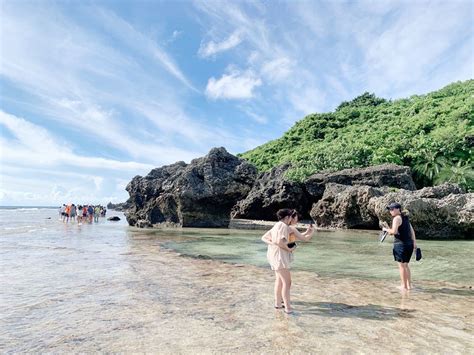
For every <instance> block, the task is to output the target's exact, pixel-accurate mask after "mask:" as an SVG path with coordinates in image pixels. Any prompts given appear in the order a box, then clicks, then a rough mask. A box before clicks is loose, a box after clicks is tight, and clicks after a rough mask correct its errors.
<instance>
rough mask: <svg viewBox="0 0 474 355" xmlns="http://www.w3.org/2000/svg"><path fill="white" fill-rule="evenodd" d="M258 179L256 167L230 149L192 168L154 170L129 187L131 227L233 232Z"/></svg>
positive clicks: (182, 165)
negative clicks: (239, 208)
mask: <svg viewBox="0 0 474 355" xmlns="http://www.w3.org/2000/svg"><path fill="white" fill-rule="evenodd" d="M256 176H257V171H256V168H255V167H254V166H253V165H251V164H249V163H247V162H246V161H244V160H242V159H239V158H237V157H235V156H233V155H231V154H229V153H228V152H227V151H226V150H225V149H224V148H214V149H212V150H211V151H210V152H209V154H207V155H206V156H205V157H202V158H198V159H194V160H192V161H191V163H190V164H185V163H184V162H178V163H175V164H172V165H167V166H163V167H161V168H157V169H153V170H152V171H150V173H149V174H148V175H147V176H145V177H141V176H136V177H134V178H133V179H132V181H131V182H130V183H129V184H128V185H127V191H128V193H129V194H130V198H129V202H130V204H131V207H130V208H129V209H128V211H127V213H126V217H127V221H128V223H129V224H130V225H132V226H138V227H150V226H153V225H156V224H160V223H164V224H171V225H173V224H174V225H179V226H183V227H227V226H228V224H229V220H230V210H231V208H232V206H234V204H235V202H236V201H238V200H240V199H242V198H243V197H245V196H246V195H247V194H248V192H249V191H250V189H251V187H252V185H253V184H254V182H255V178H256Z"/></svg>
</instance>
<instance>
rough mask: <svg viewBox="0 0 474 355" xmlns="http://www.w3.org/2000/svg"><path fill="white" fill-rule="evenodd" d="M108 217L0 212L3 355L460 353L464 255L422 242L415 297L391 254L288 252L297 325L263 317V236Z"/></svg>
mask: <svg viewBox="0 0 474 355" xmlns="http://www.w3.org/2000/svg"><path fill="white" fill-rule="evenodd" d="M110 215H118V216H120V217H121V218H122V220H121V221H119V222H109V221H106V220H105V219H101V220H100V222H99V223H97V224H83V225H78V224H77V223H76V224H72V223H69V224H65V223H62V222H61V221H60V220H59V216H58V213H57V211H56V210H55V209H47V208H38V209H28V208H26V209H0V277H1V280H2V288H1V291H0V296H1V297H0V309H1V311H0V312H1V313H0V351H1V352H2V353H9V352H96V351H107V352H145V351H147V352H159V353H171V352H173V353H176V352H178V353H179V352H193V353H195V352H197V353H209V352H218V353H222V352H226V353H229V352H230V353H249V352H250V353H255V352H257V353H270V352H272V353H273V352H276V353H288V352H297V353H301V352H304V353H307V352H311V353H314V352H316V353H317V352H322V353H327V352H329V351H331V352H334V353H353V352H356V353H360V352H362V353H367V352H369V353H374V352H377V353H380V352H383V353H400V352H402V353H405V352H416V353H427V352H429V353H446V352H447V351H449V352H450V353H468V352H469V351H470V349H472V344H473V342H474V336H473V334H474V325H473V317H474V314H473V307H472V301H473V295H474V293H473V291H472V289H471V288H470V287H472V286H473V274H474V273H473V267H472V256H473V251H474V250H473V248H474V244H473V243H472V242H469V241H449V242H443V241H420V242H419V245H420V246H421V248H422V249H423V254H424V259H423V260H422V262H413V263H411V265H412V272H413V276H414V280H415V286H416V287H415V290H413V291H411V292H410V293H409V294H401V293H400V292H399V291H398V290H397V289H396V288H395V286H396V285H397V283H398V274H397V269H396V265H394V262H393V261H392V256H391V244H390V241H389V240H386V241H385V242H384V243H383V244H380V243H378V241H377V233H373V232H362V231H341V232H339V231H338V232H317V233H316V234H315V236H314V239H313V240H312V241H311V242H309V243H301V244H300V245H299V247H298V249H297V251H296V252H295V263H294V268H293V270H292V277H293V286H292V297H293V304H294V307H295V310H296V311H295V314H294V315H292V316H285V315H284V314H283V313H282V312H281V311H275V310H274V309H273V306H272V304H273V300H272V298H273V296H272V287H273V274H272V272H271V271H270V270H269V268H268V266H267V264H266V260H265V254H266V248H265V245H264V244H263V243H262V242H261V241H260V236H261V234H262V232H259V231H240V230H238V231H236V230H223V229H221V230H215V229H214V230H208V229H173V230H138V229H133V228H129V227H128V226H127V224H126V221H125V219H124V218H123V214H121V213H115V212H110V211H109V216H110ZM186 256H189V257H186ZM407 329H409V330H410V332H411V338H410V341H407V342H403V343H402V342H400V339H401V337H405V336H406V333H407Z"/></svg>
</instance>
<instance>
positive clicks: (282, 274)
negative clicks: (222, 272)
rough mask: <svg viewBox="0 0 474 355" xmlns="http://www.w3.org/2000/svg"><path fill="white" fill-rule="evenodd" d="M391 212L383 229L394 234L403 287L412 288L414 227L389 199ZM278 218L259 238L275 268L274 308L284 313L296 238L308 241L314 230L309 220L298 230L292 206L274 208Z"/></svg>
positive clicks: (297, 216) (394, 247)
mask: <svg viewBox="0 0 474 355" xmlns="http://www.w3.org/2000/svg"><path fill="white" fill-rule="evenodd" d="M387 210H389V212H390V215H391V216H392V218H393V220H392V226H391V227H388V226H387V227H383V228H382V230H383V231H384V232H387V233H390V234H392V235H393V236H394V237H395V238H394V244H393V257H394V260H395V261H397V262H398V265H399V270H400V280H401V286H400V288H401V289H402V290H409V289H411V288H412V283H411V272H410V268H409V267H408V263H409V262H410V259H411V255H412V254H413V251H414V250H416V237H415V231H414V230H413V227H412V225H411V224H410V221H409V219H408V216H407V215H406V214H405V213H404V212H402V206H401V205H400V204H399V203H396V202H394V203H391V204H389V205H388V206H387ZM277 217H278V222H277V223H276V224H275V225H274V226H273V227H272V229H270V230H269V231H267V232H266V233H265V234H264V235H263V236H262V241H263V242H265V243H266V244H267V245H268V249H267V260H268V262H269V264H270V267H271V269H272V270H273V271H275V287H274V297H275V308H276V309H283V310H284V311H285V313H292V308H291V302H290V287H291V274H290V264H291V262H292V260H293V252H294V250H295V248H296V243H295V241H296V240H299V241H309V240H310V239H311V238H312V236H313V233H314V227H313V225H312V224H310V225H309V227H308V228H307V229H306V231H305V232H303V233H301V232H300V231H298V229H297V228H296V224H297V223H298V219H299V215H298V212H297V211H296V210H294V209H288V208H285V209H281V210H279V211H278V212H277Z"/></svg>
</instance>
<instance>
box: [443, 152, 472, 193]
mask: <svg viewBox="0 0 474 355" xmlns="http://www.w3.org/2000/svg"><path fill="white" fill-rule="evenodd" d="M436 182H437V183H442V182H452V183H456V184H459V185H461V186H464V187H466V188H467V189H468V190H469V191H472V190H474V166H473V164H472V162H471V161H470V160H467V161H463V160H459V161H458V162H457V163H456V164H453V165H449V166H445V167H444V168H443V169H442V170H441V172H440V174H439V175H438V176H437V177H436Z"/></svg>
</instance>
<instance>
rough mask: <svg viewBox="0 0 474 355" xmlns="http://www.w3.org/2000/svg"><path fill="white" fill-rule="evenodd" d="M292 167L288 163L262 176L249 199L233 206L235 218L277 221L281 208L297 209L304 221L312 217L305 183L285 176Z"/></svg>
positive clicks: (251, 191)
mask: <svg viewBox="0 0 474 355" xmlns="http://www.w3.org/2000/svg"><path fill="white" fill-rule="evenodd" d="M289 168H290V164H284V165H281V166H278V167H275V168H273V169H272V170H271V171H269V172H266V173H262V174H260V175H259V177H258V178H257V180H256V181H255V184H254V185H253V187H252V189H251V190H250V192H249V194H248V195H247V197H246V198H244V199H243V200H241V201H239V202H237V204H236V205H235V206H234V207H233V209H232V214H231V215H232V218H246V219H263V220H267V221H275V220H276V219H277V218H276V212H277V211H278V210H279V209H280V208H294V209H296V210H298V211H299V212H300V213H301V214H302V215H303V218H307V217H309V215H308V212H309V209H310V208H311V202H310V200H309V199H308V196H307V193H306V191H305V189H304V184H301V183H298V182H294V181H289V180H288V179H286V178H285V177H284V175H285V172H286V171H287V170H288V169H289Z"/></svg>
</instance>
